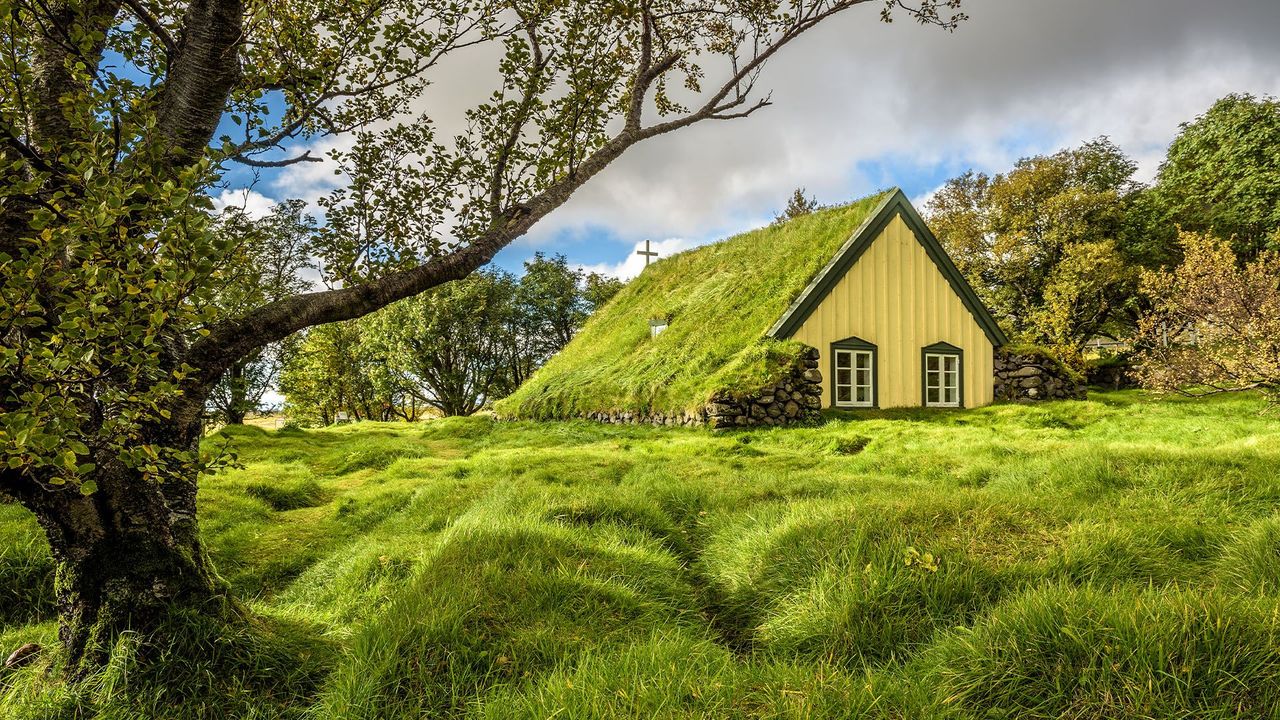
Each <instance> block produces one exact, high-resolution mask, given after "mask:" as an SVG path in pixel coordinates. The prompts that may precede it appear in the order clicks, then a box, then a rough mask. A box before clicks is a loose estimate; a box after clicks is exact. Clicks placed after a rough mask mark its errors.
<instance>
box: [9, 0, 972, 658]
mask: <svg viewBox="0 0 1280 720" xmlns="http://www.w3.org/2000/svg"><path fill="white" fill-rule="evenodd" d="M870 1H871V0H815V1H813V2H799V1H798V0H775V1H770V2H737V1H721V0H712V1H711V2H707V3H702V4H698V5H694V6H690V5H689V4H688V3H685V2H680V1H678V0H623V1H621V2H619V1H618V0H584V1H579V0H572V1H570V0H545V1H544V0H538V1H536V2H535V1H531V2H523V1H519V0H513V1H509V2H496V1H492V0H382V1H380V2H375V3H366V2H355V3H351V2H336V1H334V0H307V1H306V2H301V1H295V0H283V1H276V0H272V1H271V2H262V1H260V0H91V1H89V2H72V1H70V0H40V1H33V0H0V11H2V12H0V44H3V46H4V49H5V52H2V53H0V167H3V168H4V169H5V172H4V174H3V176H0V177H2V178H3V179H0V329H2V330H3V336H2V337H3V342H2V344H0V398H3V407H4V412H3V414H0V468H2V469H0V492H4V493H6V494H8V495H10V496H12V497H15V498H16V499H17V500H18V501H19V502H21V503H22V504H23V505H24V506H25V507H27V508H29V509H30V510H32V511H33V512H34V513H35V514H36V515H37V517H38V518H39V519H40V521H41V524H42V525H43V526H44V527H45V528H46V530H47V534H48V538H49V540H50V543H51V546H52V548H53V552H54V556H55V558H56V560H57V562H58V563H59V573H60V582H59V599H58V602H59V608H60V611H61V617H62V620H63V628H62V630H63V634H62V638H63V644H64V646H65V647H66V649H67V650H68V653H69V656H70V658H71V660H72V662H71V663H70V666H72V667H80V666H81V665H83V666H84V667H86V668H91V667H94V666H96V665H97V664H99V663H100V662H101V660H102V658H103V653H104V648H105V647H109V646H110V644H111V641H112V639H113V638H114V637H115V634H116V633H117V632H119V631H121V630H125V629H130V628H135V629H136V628H142V629H147V628H153V627H155V626H156V623H157V622H158V619H159V618H162V617H164V616H166V614H167V613H168V612H169V611H170V609H171V608H172V607H174V606H187V607H197V606H198V607H201V608H206V607H213V606H214V605H211V604H210V603H208V602H207V601H208V600H209V599H210V598H211V597H215V596H219V595H220V594H221V591H220V590H219V589H218V582H217V580H216V576H215V574H214V573H213V572H212V570H211V568H209V566H208V562H207V560H206V559H205V557H204V553H203V551H202V550H201V547H200V539H199V532H198V523H197V521H196V508H195V496H196V492H195V478H196V475H197V474H198V473H199V472H200V471H201V470H202V469H204V468H206V467H208V464H209V459H207V458H202V457H201V456H200V453H199V441H200V438H201V437H202V424H201V423H202V418H203V416H204V413H205V408H206V404H207V401H208V398H209V395H210V393H211V392H212V388H213V387H214V386H215V385H216V384H217V383H218V382H219V380H220V379H221V378H222V377H223V375H224V374H225V373H226V372H227V371H228V370H229V369H231V368H232V367H233V366H235V365H236V364H237V363H239V362H242V361H243V360H244V359H245V358H247V357H252V356H254V355H255V354H256V353H259V352H260V351H261V350H262V349H263V348H264V347H267V346H269V345H271V344H272V343H276V342H279V341H281V340H283V339H284V338H287V337H289V336H290V335H292V334H294V333H295V332H297V331H299V330H302V329H304V328H308V327H312V326H316V325H321V324H325V323H331V322H337V321H342V320H349V319H353V318H358V317H361V316H364V315H367V314H369V313H371V312H373V311H375V310H377V309H379V308H382V307H385V306H386V305H389V304H391V303H393V302H395V301H397V300H401V299H404V298H408V297H412V296H414V295H417V294H419V293H421V292H423V291H425V290H428V289H430V288H432V287H436V286H439V285H442V284H444V283H447V282H449V281H453V280H457V279H459V278H462V277H465V276H466V275H468V274H470V273H471V272H473V271H474V270H476V269H477V268H479V267H481V266H483V265H484V264H485V263H487V262H488V261H489V260H490V259H491V258H492V257H493V256H494V255H495V254H496V253H497V252H498V251H499V250H500V249H501V248H503V247H505V246H506V245H508V244H509V243H511V242H512V241H513V240H514V239H515V238H517V237H520V236H521V235H523V234H524V233H525V232H527V231H528V230H529V229H530V228H531V227H533V226H534V224H536V223H537V222H539V221H540V220H542V219H543V218H545V217H546V216H547V214H549V213H550V212H552V211H553V210H555V209H556V208H558V207H560V206H561V205H563V204H564V203H565V202H566V201H567V200H568V199H569V197H570V196H571V195H572V194H573V193H574V192H575V191H576V190H577V189H578V188H580V187H581V186H582V185H583V184H584V183H587V182H588V181H590V180H591V179H592V178H593V177H594V176H596V175H597V174H598V173H600V171H601V170H603V169H604V168H605V167H606V166H608V165H609V164H610V163H611V162H613V161H614V160H616V159H617V158H618V157H620V156H621V155H622V154H623V153H624V152H626V151H627V150H628V149H629V148H631V147H634V146H635V145H636V144H637V143H641V142H644V141H645V140H648V139H651V138H654V137H657V136H660V135H664V134H666V133H669V132H673V131H677V130H681V129H683V128H687V127H689V126H691V125H694V124H697V123H703V122H714V121H723V120H731V119H735V118H742V117H746V116H747V115H750V114H752V113H753V112H756V111H758V110H760V109H761V108H764V107H766V106H767V105H768V104H769V99H768V96H767V95H766V94H761V93H759V92H757V91H756V83H757V81H758V80H759V78H760V72H761V70H762V69H763V67H764V66H765V64H766V63H767V62H768V61H769V60H770V59H771V58H772V57H773V56H774V55H775V54H776V53H777V52H778V51H780V50H781V49H782V48H783V47H785V46H787V45H788V44H790V43H791V42H793V41H794V40H796V39H797V38H799V37H800V36H801V35H802V34H804V33H806V32H808V31H809V30H811V29H812V28H814V27H816V26H817V25H818V24H820V23H822V22H824V21H826V20H828V19H829V18H831V17H834V16H835V15H837V14H839V13H841V12H843V11H845V10H848V9H850V8H852V7H855V6H857V5H861V4H865V3H868V2H870ZM958 5H959V2H958V0H945V1H944V0H920V2H919V3H918V4H917V5H915V6H907V5H904V4H903V3H902V2H901V1H900V0H891V1H890V2H887V3H885V4H882V5H881V7H882V8H883V11H884V13H886V14H888V13H889V12H890V11H891V10H893V9H894V8H900V9H902V10H903V11H904V12H906V13H908V14H910V15H912V16H913V17H915V18H917V19H919V20H920V21H921V22H924V23H930V24H934V25H939V26H942V27H945V28H954V27H955V26H956V25H957V24H958V23H959V22H960V21H961V20H962V19H963V16H961V15H959V14H958V13H955V11H954V8H956V7H957V6H958ZM481 49H487V52H488V54H486V53H482V52H479V51H480V50H481ZM462 52H468V53H471V52H475V53H478V54H477V55H474V56H472V57H473V58H477V57H480V58H483V57H495V56H496V58H497V59H496V61H495V62H494V64H493V65H491V66H490V70H489V72H488V74H487V75H486V73H485V72H483V71H479V72H477V73H476V75H475V77H476V78H477V82H481V83H484V82H489V83H491V85H490V86H491V87H492V92H491V93H490V94H489V95H488V96H487V98H485V99H484V100H482V101H481V102H479V103H477V104H475V105H473V106H472V107H470V108H466V109H462V108H443V109H442V108H439V107H436V106H432V105H430V104H428V103H426V102H425V100H424V97H425V95H424V94H425V93H426V91H427V89H428V87H429V86H430V85H431V83H432V81H433V79H435V78H436V77H437V74H438V72H439V71H440V68H441V67H442V66H443V65H444V64H445V62H446V60H447V59H449V60H451V59H454V58H457V57H459V54H460V53H462ZM424 108H431V109H430V110H427V109H424ZM442 110H444V111H448V110H454V111H456V112H458V113H459V115H460V116H461V117H460V120H461V122H460V123H459V124H460V125H461V126H462V127H464V128H465V129H464V130H463V131H462V132H460V133H458V134H456V135H454V136H452V137H445V136H443V135H442V134H441V133H440V131H439V127H441V122H440V118H439V116H438V115H437V114H435V113H437V112H440V111H442ZM338 137H349V138H352V139H353V140H354V142H353V143H352V145H351V148H350V149H348V150H344V151H342V152H340V153H338V154H337V156H338V157H337V159H338V162H339V168H340V171H341V172H342V173H343V174H344V175H345V180H346V182H345V184H344V185H343V186H342V187H341V188H340V189H339V190H337V191H336V192H335V193H334V194H333V195H332V196H331V197H330V198H328V199H326V201H324V202H323V203H322V207H323V208H324V210H325V212H326V215H327V216H328V217H327V220H328V222H327V224H326V225H325V227H324V229H323V230H322V231H320V232H319V233H318V236H317V242H316V244H315V246H314V252H315V253H316V255H317V256H318V257H319V258H320V259H321V261H322V262H323V268H322V269H323V272H324V273H325V278H326V279H327V280H329V281H330V283H331V287H330V288H329V289H325V290H320V291H316V292H303V293H297V294H291V295H289V296H287V297H282V298H278V299H274V300H266V299H264V301H263V303H262V304H259V305H256V306H254V307H247V308H243V309H242V310H237V311H230V310H227V309H226V308H223V307H222V306H221V305H220V304H219V302H218V297H217V296H218V294H219V291H220V290H221V289H222V288H224V287H225V286H226V285H227V283H228V282H229V279H230V276H231V275H232V272H231V271H230V270H229V269H228V262H227V261H228V258H229V257H231V256H232V254H233V252H234V245H235V243H234V241H233V240H232V239H231V238H229V237H228V236H227V234H225V233H219V232H215V231H214V228H213V227H212V220H211V218H210V214H209V209H210V201H209V198H208V194H207V191H208V190H209V188H210V187H211V186H212V184H213V183H215V182H216V181H217V180H218V178H219V177H220V176H221V175H222V174H223V173H224V172H225V171H226V169H227V168H228V167H230V166H232V165H233V164H236V163H239V164H244V165H249V166H256V167H264V166H265V167H279V166H283V165H287V164H292V163H302V162H308V161H312V160H315V159H317V158H315V157H313V156H312V153H313V151H312V150H310V149H308V145H309V144H310V143H314V142H315V141H317V140H320V139H323V138H338ZM108 589H109V592H108Z"/></svg>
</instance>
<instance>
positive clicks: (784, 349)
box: [497, 193, 884, 418]
mask: <svg viewBox="0 0 1280 720" xmlns="http://www.w3.org/2000/svg"><path fill="white" fill-rule="evenodd" d="M883 198H884V194H883V193H880V194H876V195H873V196H870V197H867V198H863V199H862V200H858V201H855V202H853V203H850V204H848V205H843V206H840V207H835V208H829V209H824V210H820V211H818V212H815V213H813V214H810V215H805V216H802V217H799V218H796V219H794V220H791V221H789V222H787V223H784V224H777V225H771V226H769V227H765V228H760V229H758V230H752V231H750V232H746V233H743V234H741V235H738V236H736V237H732V238H729V239H728V240H723V241H721V242H718V243H715V244H712V245H705V246H703V247H700V248H695V249H693V250H688V251H686V252H682V253H679V254H677V255H672V256H671V257H668V258H664V259H662V260H659V261H658V262H656V263H654V264H652V265H650V266H649V267H648V268H646V269H645V271H644V272H643V273H641V274H640V276H639V277H638V278H636V279H635V280H633V281H631V283H629V284H628V285H627V286H626V287H625V288H623V290H622V291H621V292H619V293H618V295H617V296H616V297H615V298H614V299H613V300H612V301H610V302H609V303H608V304H607V305H605V307H603V308H601V309H600V310H599V311H598V312H596V313H595V315H593V316H592V317H591V319H590V320H588V321H587V323H586V325H585V326H584V327H583V328H582V330H581V331H580V332H579V333H578V335H577V336H576V337H574V339H573V341H572V342H570V343H569V345H568V347H566V348H565V349H564V350H563V351H561V352H560V353H559V354H558V355H556V356H555V357H553V358H552V359H551V360H550V362H548V363H547V364H546V366H545V367H543V368H542V369H541V370H539V371H538V372H537V373H535V374H534V376H533V377H532V378H530V379H529V381H528V382H526V383H525V384H524V385H523V386H522V387H521V388H520V389H519V390H518V391H516V393H515V394H513V395H512V396H511V397H509V398H507V399H505V400H503V401H501V402H499V403H498V407H497V409H498V412H499V413H501V414H503V415H510V416H516V417H530V418H555V417H572V416H577V415H581V414H583V413H588V412H599V411H611V410H634V411H661V412H678V411H682V410H691V409H695V408H698V407H700V406H702V405H703V404H705V403H706V402H707V401H708V400H710V399H711V397H712V396H713V395H716V394H717V393H721V392H728V393H731V394H747V393H751V392H754V391H756V390H759V389H760V388H761V387H763V386H765V385H766V384H768V383H770V382H773V381H776V380H777V379H778V378H779V377H780V375H781V374H782V373H783V372H785V371H786V370H788V369H789V368H790V366H791V363H793V362H794V361H795V359H796V357H797V356H798V354H799V352H800V350H801V346H800V345H799V344H798V343H795V342H790V341H786V342H784V341H778V340H774V339H771V338H766V337H765V335H766V333H767V332H768V330H769V328H770V327H771V326H772V325H773V324H774V322H776V321H777V320H778V318H779V317H781V316H782V314H783V313H784V312H786V310H787V308H788V306H789V305H790V304H791V302H792V301H793V300H795V298H796V297H797V296H798V295H799V294H800V293H801V291H803V290H804V288H805V285H806V284H808V282H809V280H810V279H811V278H812V277H813V276H814V274H815V273H817V272H818V270H820V269H821V268H822V267H823V265H825V264H826V263H827V262H828V261H829V260H830V259H831V258H832V256H833V255H835V253H836V251H837V250H839V249H840V246H841V245H842V244H843V243H844V242H845V241H846V240H848V239H849V237H850V236H851V235H852V234H853V232H854V231H856V230H857V229H858V227H859V226H860V225H861V224H862V223H863V221H864V220H866V219H867V217H868V216H869V215H870V214H871V212H872V211H873V210H875V208H876V206H877V205H878V204H879V203H880V201H881V200H882V199H883ZM651 319H666V320H668V328H667V329H666V331H665V332H663V333H661V334H659V335H658V336H657V337H650V331H649V321H650V320H651Z"/></svg>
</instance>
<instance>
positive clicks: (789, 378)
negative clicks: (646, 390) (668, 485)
mask: <svg viewBox="0 0 1280 720" xmlns="http://www.w3.org/2000/svg"><path fill="white" fill-rule="evenodd" d="M818 361H819V354H818V351H817V350H816V349H814V348H809V350H808V351H807V352H805V353H804V354H803V355H801V357H800V358H799V359H798V360H797V362H796V364H795V365H794V366H793V367H792V368H791V371H790V372H789V373H788V374H787V375H786V376H784V377H783V378H782V379H781V380H779V381H778V382H777V383H775V384H773V385H771V386H769V387H765V388H762V389H760V390H759V391H758V392H756V393H754V394H752V395H750V396H748V397H736V398H735V397H730V396H727V395H726V396H718V397H715V398H712V400H711V402H710V403H708V404H707V405H706V407H703V408H700V409H698V410H688V411H685V412H681V413H662V412H655V413H643V412H634V411H629V410H624V411H613V412H595V413H588V414H587V418H588V419H590V420H595V421H597V422H605V423H619V424H624V425H673V426H674V425H684V426H690V425H708V426H710V427H713V428H734V427H755V426H761V425H794V424H797V423H811V422H816V421H817V420H819V419H820V418H821V414H820V413H819V410H820V409H821V408H822V373H821V372H820V371H819V370H818Z"/></svg>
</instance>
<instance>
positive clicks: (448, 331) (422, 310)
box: [365, 271, 519, 416]
mask: <svg viewBox="0 0 1280 720" xmlns="http://www.w3.org/2000/svg"><path fill="white" fill-rule="evenodd" d="M517 294H518V289H517V282H516V279H515V278H513V277H512V276H511V275H509V274H507V273H502V272H494V271H481V272H477V273H473V274H472V275H470V276H469V277H467V278H465V279H463V280H459V281H457V282H452V283H449V284H447V285H442V286H440V287H438V288H434V289H432V290H429V291H427V292H425V293H423V294H422V295H419V296H417V297H415V298H410V299H408V300H402V301H400V302H398V303H395V304H393V305H390V306H388V307H387V308H385V309H383V310H381V311H379V312H378V313H376V314H374V315H371V316H369V317H368V318H367V319H366V321H365V322H366V323H367V325H368V327H369V332H368V334H367V336H366V338H365V342H366V346H367V347H369V348H370V352H372V353H375V354H379V355H383V356H385V358H386V366H387V367H388V368H389V369H390V370H391V371H392V372H393V373H396V374H398V375H399V377H400V378H401V379H402V380H401V384H402V385H403V386H404V387H405V388H406V390H407V392H408V393H410V394H412V395H413V397H415V398H416V399H418V400H420V401H421V402H423V403H424V404H426V405H428V406H430V407H433V408H435V409H436V410H438V411H439V412H440V413H441V414H442V415H446V416H449V415H470V414H472V413H474V412H475V411H477V410H479V409H480V408H481V407H483V406H484V404H485V403H486V402H487V401H489V400H491V399H492V394H493V393H494V391H495V390H497V391H499V392H503V391H506V390H507V389H508V388H509V381H508V380H507V378H506V376H507V374H508V372H509V369H510V365H509V362H508V357H509V353H510V352H511V338H510V337H509V336H508V335H507V334H506V333H505V332H504V328H507V327H510V325H511V324H512V323H511V322H510V318H511V317H512V316H513V315H514V314H515V313H517V312H518V311H519V309H518V306H517V304H516V299H517Z"/></svg>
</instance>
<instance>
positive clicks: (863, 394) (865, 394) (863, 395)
mask: <svg viewBox="0 0 1280 720" xmlns="http://www.w3.org/2000/svg"><path fill="white" fill-rule="evenodd" d="M857 397H858V402H860V403H865V402H871V389H870V388H864V387H860V388H858V392H857Z"/></svg>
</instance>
